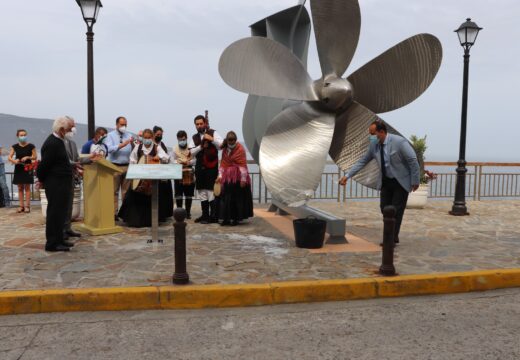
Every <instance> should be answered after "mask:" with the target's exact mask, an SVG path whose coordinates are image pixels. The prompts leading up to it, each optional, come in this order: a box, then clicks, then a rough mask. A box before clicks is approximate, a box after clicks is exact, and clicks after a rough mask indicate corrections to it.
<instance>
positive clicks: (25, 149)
mask: <svg viewBox="0 0 520 360" xmlns="http://www.w3.org/2000/svg"><path fill="white" fill-rule="evenodd" d="M16 136H17V137H18V144H15V145H13V146H12V147H11V151H10V152H9V158H8V159H9V162H11V164H13V165H14V177H13V184H16V185H18V199H19V200H20V207H19V208H18V213H23V212H26V213H29V212H31V184H34V175H33V172H32V171H25V165H27V164H31V163H32V162H33V161H35V160H36V147H35V146H34V145H33V144H30V143H28V142H27V131H25V130H23V129H20V130H18V131H17V132H16ZM24 198H25V202H24ZM24 204H26V205H25V206H24Z"/></svg>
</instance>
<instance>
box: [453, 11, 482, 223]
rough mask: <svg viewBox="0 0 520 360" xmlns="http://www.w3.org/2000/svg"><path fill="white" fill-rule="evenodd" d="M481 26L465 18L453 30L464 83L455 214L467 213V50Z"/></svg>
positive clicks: (463, 214) (454, 205)
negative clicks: (460, 50)
mask: <svg viewBox="0 0 520 360" xmlns="http://www.w3.org/2000/svg"><path fill="white" fill-rule="evenodd" d="M480 30H482V28H480V27H478V26H477V24H475V23H474V22H472V21H471V19H469V18H468V19H467V20H466V22H465V23H463V24H462V25H461V26H460V27H459V28H458V29H457V30H455V32H456V33H457V35H458V36H459V41H460V45H461V46H462V47H463V48H464V85H463V90H462V117H461V125H460V149H459V161H458V163H457V164H458V167H457V185H456V187H455V200H454V202H453V207H452V208H451V211H450V214H451V215H455V216H465V215H469V213H468V208H467V207H466V173H467V172H468V170H467V169H466V127H467V117H468V80H469V51H470V49H471V47H472V46H473V45H474V44H475V41H476V40H477V36H478V33H479V31H480Z"/></svg>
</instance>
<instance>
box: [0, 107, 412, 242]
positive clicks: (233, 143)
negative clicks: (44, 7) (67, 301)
mask: <svg viewBox="0 0 520 360" xmlns="http://www.w3.org/2000/svg"><path fill="white" fill-rule="evenodd" d="M194 125H195V129H196V133H195V134H194V135H193V136H192V137H191V138H189V139H188V134H187V132H186V131H185V130H180V131H178V132H177V144H175V146H174V147H173V149H172V150H171V151H170V150H169V149H168V147H167V146H166V145H165V144H164V142H163V141H162V140H163V129H162V128H161V127H158V126H155V127H154V128H153V129H145V130H143V131H142V132H139V134H138V136H137V137H134V136H133V135H132V134H131V133H130V132H128V131H127V126H128V122H127V119H126V118H125V117H118V118H117V119H116V128H115V130H113V131H110V132H108V131H107V129H105V128H102V127H100V128H97V129H96V132H95V137H94V138H93V139H91V140H89V141H88V142H87V143H86V144H84V145H83V147H82V153H83V154H84V156H82V157H80V156H79V154H78V151H77V146H76V143H75V142H74V140H73V138H74V135H75V134H76V127H75V122H74V119H72V118H70V117H67V116H66V117H60V118H58V119H56V120H55V121H54V123H53V133H52V134H51V135H50V136H49V137H48V138H47V140H46V141H45V143H44V144H43V146H42V149H41V156H42V159H41V161H40V162H39V165H38V167H37V169H36V177H37V178H38V181H39V184H40V186H41V187H43V188H45V194H46V197H47V199H48V207H47V221H46V238H47V243H46V246H45V249H46V250H47V251H68V250H69V249H70V248H71V247H72V246H74V243H73V242H71V241H69V239H70V237H80V236H81V235H80V234H79V233H76V232H75V231H73V230H72V228H71V226H70V225H71V215H72V199H73V192H74V186H75V184H76V183H77V182H78V180H79V178H80V177H81V175H82V165H84V164H88V163H90V162H92V161H96V160H98V159H99V158H102V157H106V158H107V160H108V161H110V162H111V163H112V164H114V165H116V166H117V167H119V168H120V170H121V173H120V174H118V175H115V177H114V210H115V218H116V220H118V218H121V219H122V220H123V221H124V222H125V223H126V224H127V225H128V226H132V227H144V226H150V225H151V211H150V210H151V192H150V184H147V183H146V181H143V180H142V181H137V182H135V181H134V182H135V184H134V185H133V186H131V182H130V181H129V180H127V179H126V173H127V170H128V166H129V165H130V164H146V163H156V164H169V163H174V164H179V165H182V178H181V179H176V180H174V184H173V189H174V192H173V191H172V182H171V181H170V180H166V181H163V182H161V183H160V186H159V219H160V221H164V220H166V219H167V218H169V217H171V216H172V215H173V208H174V202H173V200H174V199H175V205H176V206H177V207H178V208H181V207H184V208H185V209H186V212H187V218H188V219H191V206H192V201H193V197H194V195H195V190H197V192H198V197H199V198H200V200H201V210H202V215H201V216H200V217H198V218H197V219H195V222H196V223H201V224H210V223H220V224H221V225H222V226H226V225H237V224H239V223H240V222H241V221H242V220H244V219H247V218H250V217H252V216H253V200H252V192H251V178H250V176H249V172H248V168H247V158H246V150H245V148H244V147H243V146H242V144H240V143H239V142H238V141H237V135H236V133H235V132H233V131H230V132H228V133H227V135H226V137H225V138H224V139H222V137H221V136H220V135H219V134H218V133H217V132H216V131H215V130H214V129H211V128H210V127H209V124H208V121H207V119H206V117H205V116H202V115H198V116H197V117H195V119H194ZM368 130H369V139H370V145H369V148H368V150H367V152H366V154H365V156H364V157H363V158H362V159H361V160H360V161H359V162H358V163H357V164H355V165H354V166H353V167H352V168H351V169H350V171H348V172H347V173H346V175H345V176H344V177H343V178H342V179H341V180H340V184H342V185H345V184H346V182H347V180H348V179H349V178H352V177H353V176H355V175H356V174H357V173H358V172H359V171H360V170H361V169H363V168H364V167H365V166H366V165H367V164H368V163H369V162H370V161H371V160H373V159H375V160H376V161H377V163H378V165H379V168H380V170H381V177H380V179H379V181H378V189H379V190H380V191H381V202H380V206H381V211H382V210H383V209H384V208H385V207H386V206H387V205H393V206H395V208H396V210H397V214H396V226H395V233H394V240H395V243H399V232H400V228H401V223H402V219H403V215H404V211H405V208H406V202H407V199H408V194H409V193H410V192H412V191H415V190H417V188H418V186H419V164H418V162H417V157H416V155H415V152H414V150H413V148H412V147H411V146H410V144H409V143H408V142H407V141H406V139H404V138H402V137H400V136H397V135H392V134H388V131H387V128H386V125H385V123H384V122H382V121H375V122H373V123H372V124H371V125H370V127H369V129H368ZM16 135H17V138H18V143H17V144H15V145H13V146H12V147H11V149H10V152H9V156H8V160H9V161H10V162H11V163H12V164H13V165H15V172H14V178H13V184H16V185H17V186H18V193H19V199H20V207H19V208H18V210H17V211H18V212H19V213H28V212H30V200H31V194H30V189H31V184H33V182H34V175H33V174H32V170H31V169H32V168H29V170H30V171H28V170H27V165H29V164H32V163H34V161H35V160H36V159H37V154H36V148H35V146H34V145H33V144H31V143H29V142H28V141H27V131H25V130H23V129H20V130H18V131H17V134H16ZM219 153H221V156H220V157H219ZM219 158H220V161H219ZM1 165H3V164H1ZM0 170H2V169H0ZM2 190H3V189H2ZM119 193H121V196H122V205H121V207H120V208H119V206H118V205H119Z"/></svg>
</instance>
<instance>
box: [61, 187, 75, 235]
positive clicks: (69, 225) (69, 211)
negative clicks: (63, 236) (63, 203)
mask: <svg viewBox="0 0 520 360" xmlns="http://www.w3.org/2000/svg"><path fill="white" fill-rule="evenodd" d="M73 202H74V180H72V182H71V186H70V197H69V203H68V204H67V219H65V226H64V227H63V231H70V230H72V209H73V207H74V204H73Z"/></svg>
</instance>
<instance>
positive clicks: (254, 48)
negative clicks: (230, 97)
mask: <svg viewBox="0 0 520 360" xmlns="http://www.w3.org/2000/svg"><path fill="white" fill-rule="evenodd" d="M219 72H220V76H221V77H222V79H223V80H224V81H225V82H226V83H227V84H228V85H229V86H231V87H232V88H234V89H236V90H238V91H242V92H245V93H248V94H252V95H258V96H268V97H273V98H279V99H291V100H307V101H316V100H318V96H317V95H316V92H315V90H314V87H313V81H312V79H311V77H310V76H309V74H308V73H307V70H306V69H305V67H304V66H303V64H302V63H301V61H300V60H299V59H298V58H297V57H296V56H295V55H294V54H293V53H292V52H291V50H289V49H288V48H287V47H285V46H283V45H281V44H280V43H278V42H276V41H273V40H270V39H266V38H263V37H250V38H246V39H242V40H239V41H237V42H235V43H233V44H231V45H230V46H229V47H228V48H227V49H226V50H224V53H223V54H222V56H221V57H220V62H219Z"/></svg>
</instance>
